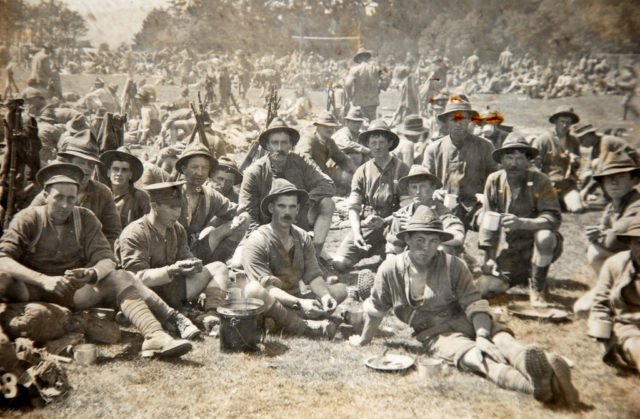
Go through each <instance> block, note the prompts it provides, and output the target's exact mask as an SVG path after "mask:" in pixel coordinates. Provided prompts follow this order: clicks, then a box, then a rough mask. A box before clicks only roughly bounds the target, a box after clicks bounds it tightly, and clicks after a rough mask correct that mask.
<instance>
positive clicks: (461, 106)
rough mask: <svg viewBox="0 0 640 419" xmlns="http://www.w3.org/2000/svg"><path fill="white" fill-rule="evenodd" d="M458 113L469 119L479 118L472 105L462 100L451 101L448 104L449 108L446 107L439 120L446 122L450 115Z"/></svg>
mask: <svg viewBox="0 0 640 419" xmlns="http://www.w3.org/2000/svg"><path fill="white" fill-rule="evenodd" d="M456 113H459V114H464V115H465V116H467V117H474V116H478V112H477V111H475V110H473V109H472V108H471V104H470V103H469V102H465V101H462V100H450V101H449V102H447V106H445V108H444V111H442V113H440V114H439V115H438V120H439V121H440V122H446V120H447V118H448V117H449V115H453V114H456Z"/></svg>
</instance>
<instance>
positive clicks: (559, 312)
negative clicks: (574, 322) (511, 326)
mask: <svg viewBox="0 0 640 419" xmlns="http://www.w3.org/2000/svg"><path fill="white" fill-rule="evenodd" d="M507 311H508V312H509V314H512V315H514V316H516V317H520V318H523V319H535V320H547V321H550V322H564V321H567V320H568V319H569V312H568V311H566V310H563V309H560V308H554V307H531V306H530V305H528V304H519V303H514V304H509V305H508V306H507Z"/></svg>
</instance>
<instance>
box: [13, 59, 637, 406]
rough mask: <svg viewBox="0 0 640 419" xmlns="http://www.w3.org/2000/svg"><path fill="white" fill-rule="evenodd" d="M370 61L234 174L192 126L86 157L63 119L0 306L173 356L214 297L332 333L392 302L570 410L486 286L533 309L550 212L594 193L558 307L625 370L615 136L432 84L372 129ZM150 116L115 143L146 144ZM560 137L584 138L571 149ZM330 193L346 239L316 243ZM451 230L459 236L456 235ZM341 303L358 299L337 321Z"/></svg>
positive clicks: (546, 361)
mask: <svg viewBox="0 0 640 419" xmlns="http://www.w3.org/2000/svg"><path fill="white" fill-rule="evenodd" d="M371 58H372V53H371V52H370V51H367V50H364V49H362V50H360V51H358V53H357V54H356V56H355V57H354V65H353V67H352V68H351V70H350V72H349V74H348V76H347V78H346V80H345V87H346V89H347V90H348V95H347V98H348V104H349V109H348V111H347V113H346V115H344V118H343V119H342V121H340V120H339V119H337V118H336V115H334V114H333V113H330V112H322V113H320V115H318V116H317V117H316V118H315V120H314V122H313V125H312V126H311V127H308V129H307V130H304V131H303V132H302V133H301V131H299V130H297V129H296V128H294V127H292V126H290V125H288V124H287V122H286V121H285V120H283V119H282V118H280V117H278V116H276V117H274V118H273V119H272V120H271V121H270V123H269V125H268V126H267V128H266V129H264V130H262V131H261V132H260V134H259V136H258V138H257V141H258V143H259V146H260V148H261V153H258V157H257V158H256V159H255V160H254V161H252V162H251V163H250V164H249V165H248V167H247V168H246V169H244V170H242V171H241V170H239V168H238V165H237V163H236V161H235V160H234V157H233V156H232V155H227V154H225V153H224V151H223V149H219V148H216V147H215V145H213V144H210V143H209V142H208V141H207V140H206V136H205V137H204V138H202V137H201V138H198V137H194V136H192V137H191V138H189V137H188V136H187V137H186V138H185V139H183V140H176V139H172V140H171V141H170V142H171V146H170V147H168V148H166V149H163V150H161V152H160V153H159V154H158V156H157V158H156V159H155V160H152V159H150V158H143V159H141V158H140V157H141V156H137V155H136V153H134V150H135V148H134V147H127V146H126V145H125V146H121V147H118V148H116V147H112V148H108V149H107V150H105V149H104V144H102V143H100V142H99V141H98V138H97V136H96V128H95V127H93V126H92V124H91V121H87V120H86V118H85V117H83V116H82V115H81V114H80V115H74V116H73V117H72V118H71V119H70V120H69V123H67V125H66V126H65V131H64V133H63V134H62V135H60V136H59V138H58V139H57V141H56V142H55V143H50V144H45V146H46V147H43V149H42V150H41V153H42V154H41V155H40V157H41V160H42V161H43V167H42V168H40V169H39V170H37V173H35V176H33V181H34V184H33V187H32V188H31V189H30V190H32V193H31V194H30V195H29V196H28V197H26V196H25V197H23V199H22V200H20V201H18V202H17V203H16V206H17V207H18V208H17V209H21V210H20V211H19V212H17V214H15V216H14V217H13V219H12V220H11V222H10V223H9V224H8V225H3V230H4V234H3V236H2V238H1V239H0V298H1V299H4V300H5V301H8V302H25V301H44V302H51V303H55V304H59V305H62V306H65V307H68V308H71V309H73V310H83V309H88V308H91V307H113V308H116V309H117V310H119V311H120V312H121V313H122V317H124V318H126V319H128V321H129V322H130V323H131V325H132V326H133V327H135V328H136V329H137V330H139V331H140V333H142V334H143V335H144V338H145V339H144V342H143V344H142V348H141V354H142V355H143V356H149V357H150V356H164V357H177V356H181V355H184V354H186V353H188V352H189V351H190V350H191V349H192V348H193V343H192V342H191V341H192V340H194V339H196V338H197V337H198V336H199V335H200V334H201V333H202V329H203V324H204V321H203V319H205V318H207V317H209V318H211V317H213V318H215V317H216V316H217V314H216V309H217V308H218V307H219V306H220V305H221V304H222V303H223V302H224V301H225V299H226V298H227V297H228V296H229V295H232V294H233V293H232V292H231V291H232V289H238V288H239V289H240V295H242V296H243V297H246V298H256V299H259V300H261V301H262V302H263V304H264V316H265V317H266V318H268V319H271V322H270V323H269V324H268V325H269V328H270V329H272V330H282V331H285V332H287V333H291V334H297V335H303V336H306V337H310V338H324V339H333V338H334V336H335V334H336V332H337V331H340V332H341V333H343V335H345V336H347V337H349V342H350V343H351V344H352V345H354V346H361V345H365V344H367V343H369V342H370V341H371V340H372V338H373V337H374V336H375V332H376V330H377V329H378V327H379V325H380V322H381V320H382V318H383V317H384V315H385V314H386V313H388V312H389V311H393V314H394V315H395V316H396V317H397V318H398V319H400V320H401V321H402V322H404V323H406V324H408V325H409V326H410V327H411V328H412V329H413V330H414V334H413V336H414V337H415V338H416V339H417V340H418V341H420V342H421V343H422V344H423V345H424V347H425V350H426V351H427V352H428V353H429V354H431V355H432V356H435V357H439V358H442V359H445V360H446V361H448V362H450V363H452V364H453V365H455V366H457V367H459V368H460V369H463V370H469V371H473V372H475V373H477V374H480V375H482V376H485V377H486V378H487V379H489V380H491V381H493V382H495V383H496V384H497V385H499V386H501V387H504V388H507V389H512V390H516V391H520V392H523V393H527V394H531V395H533V397H534V398H535V399H536V400H539V401H542V402H548V401H551V400H556V401H560V402H564V403H566V404H569V405H576V404H577V403H578V402H579V397H578V392H577V390H576V389H575V387H574V386H573V384H572V382H571V373H570V370H569V366H568V364H567V362H566V360H565V358H563V357H562V356H561V355H559V354H555V353H550V352H549V353H547V352H545V351H543V350H542V349H541V348H540V347H539V346H537V345H529V346H525V345H522V344H521V343H519V342H518V341H517V340H516V339H515V337H514V333H513V331H511V330H510V329H509V328H508V327H507V325H506V324H505V323H504V322H502V321H498V320H496V319H493V317H492V314H491V309H490V306H489V302H488V301H487V299H486V297H487V296H489V295H492V294H498V293H503V292H505V291H506V290H507V289H509V288H511V287H513V286H518V285H519V286H524V287H525V288H526V289H528V294H529V296H530V303H531V305H532V306H533V307H536V308H544V307H549V306H551V305H552V303H551V302H550V299H549V294H548V288H549V286H548V272H549V267H550V266H551V264H552V263H553V262H554V261H556V260H557V259H558V258H559V257H560V255H561V253H562V249H563V245H564V243H563V242H564V239H563V237H562V235H561V234H560V233H559V227H560V224H561V221H562V213H563V212H581V211H583V210H585V209H586V208H587V207H589V204H590V200H589V197H590V196H596V195H598V194H599V196H600V198H602V199H603V200H604V203H605V205H606V207H605V208H604V210H603V219H602V222H601V224H600V225H598V226H593V227H588V228H586V229H585V233H586V239H587V240H588V241H589V243H590V245H589V251H588V260H589V263H590V264H591V266H592V267H593V269H594V271H595V272H596V273H597V274H599V281H598V283H597V285H595V286H594V288H593V290H592V291H590V292H589V293H587V294H586V295H585V296H584V297H583V298H581V299H580V300H579V302H578V303H577V304H576V311H578V312H586V313H588V312H590V315H591V319H590V324H593V331H591V327H590V334H591V335H592V336H593V337H596V338H598V339H599V340H601V341H602V342H603V343H604V346H605V347H606V354H607V355H606V359H607V360H608V361H611V362H618V363H621V364H624V365H627V366H630V367H632V368H636V369H638V368H640V324H639V323H638V320H637V319H638V316H639V314H638V313H639V310H638V307H640V302H639V301H640V282H639V281H638V279H637V277H636V275H635V270H636V266H637V264H638V263H640V244H639V243H640V218H639V217H640V215H638V214H637V211H636V210H635V208H637V207H638V205H637V204H636V202H640V201H639V199H640V195H639V194H638V191H637V183H638V179H640V177H639V176H640V175H639V173H640V167H639V166H638V163H639V162H638V154H637V152H636V150H635V149H634V148H633V147H632V146H631V145H630V144H629V143H628V141H627V140H625V139H623V138H618V137H614V136H608V135H603V134H601V133H600V132H599V131H598V129H597V127H595V126H594V125H592V124H589V123H585V122H581V121H580V117H579V116H578V114H576V113H575V111H574V110H573V109H572V108H569V107H566V106H563V107H560V108H558V109H557V110H556V111H555V112H554V113H553V114H552V115H550V116H549V118H548V122H549V124H551V127H550V129H549V131H548V133H547V134H545V135H541V136H538V137H536V138H535V139H533V141H527V140H526V139H525V138H524V137H522V136H521V135H519V134H518V133H517V132H515V131H513V130H511V129H508V128H507V127H504V126H502V125H501V123H502V122H503V121H502V119H501V118H499V117H498V116H499V115H498V114H492V115H488V116H483V117H481V116H480V115H479V113H478V112H477V111H476V110H474V109H473V106H472V104H471V103H470V101H469V100H468V98H466V97H465V96H449V95H446V94H444V93H442V92H441V91H439V92H436V91H435V90H433V89H436V88H437V86H435V85H432V86H431V87H430V89H432V90H433V91H434V94H433V96H432V97H431V99H432V100H429V101H428V103H426V104H424V106H426V108H427V109H428V112H429V113H430V118H423V117H421V116H420V115H419V114H417V113H415V112H412V113H408V112H409V111H408V110H405V111H403V112H401V113H400V116H398V118H399V119H400V120H401V122H400V123H399V124H398V125H397V127H396V128H395V129H391V128H390V126H389V124H388V123H387V122H386V121H385V120H384V119H382V118H379V113H378V111H377V106H378V105H379V92H380V89H381V87H383V86H381V82H382V84H384V77H383V78H382V79H381V73H380V72H379V70H378V69H377V68H376V67H375V66H374V65H373V64H372V63H370V60H371ZM39 88H40V89H39ZM44 88H45V87H44V86H37V87H34V86H31V87H28V88H27V89H25V91H24V94H23V99H24V101H25V113H26V115H25V120H26V121H29V123H37V124H38V125H39V126H40V123H41V121H43V116H45V115H47V112H43V110H47V109H48V114H50V115H52V117H53V118H54V119H55V118H56V116H57V113H58V111H61V110H63V109H64V108H56V107H55V106H53V107H51V105H50V104H47V102H46V99H45V97H46V95H45V94H44V93H42V90H41V89H44ZM149 96H151V95H150V94H149ZM43 122H44V123H46V121H43ZM44 123H43V124H42V126H44ZM364 127H366V128H364ZM156 128H157V129H156V130H155V131H153V133H152V134H149V135H148V136H147V137H144V139H140V138H137V139H134V140H130V142H133V143H135V142H139V143H144V142H146V141H147V140H149V141H150V142H152V143H153V142H154V141H155V139H156V137H157V136H158V135H159V131H160V129H159V128H158V127H156ZM6 141H7V139H5V142H4V143H3V144H4V145H5V147H6ZM133 145H136V144H133ZM138 146H139V144H138ZM580 146H583V147H588V148H590V152H591V159H590V160H589V161H588V162H587V163H585V160H584V159H582V158H581V155H580ZM2 150H5V148H2ZM138 154H140V153H138ZM260 154H261V156H260ZM2 161H3V165H4V167H5V168H6V164H7V162H8V161H9V160H8V159H7V158H6V156H4V158H3V160H2ZM585 164H586V166H585ZM25 176H27V175H26V174H25ZM25 184H26V183H25ZM340 193H341V194H342V195H345V196H346V199H344V200H338V199H337V197H338V194H340ZM337 202H341V203H342V204H343V206H342V207H341V208H342V210H343V211H346V218H347V219H348V221H349V231H348V232H347V234H345V236H344V237H343V238H342V242H341V243H340V245H339V246H338V248H337V249H336V250H335V252H334V254H328V251H327V249H325V242H326V240H327V237H328V235H329V232H330V229H331V227H332V224H333V223H334V219H335V218H334V215H335V214H336V212H339V210H338V209H337ZM468 231H477V232H478V245H477V249H472V248H471V243H470V242H469V241H468V240H466V236H467V232H468ZM471 250H477V251H478V252H479V254H480V260H477V259H476V258H474V257H472V256H471V253H472V252H471ZM376 255H377V256H379V258H377V259H376V260H377V265H379V266H378V267H377V269H376V272H375V273H373V272H371V271H370V272H368V273H367V272H366V271H361V272H360V274H359V278H358V284H357V287H354V286H352V285H348V284H345V283H344V282H341V281H340V279H339V277H338V276H337V275H333V273H337V274H342V273H345V272H350V271H352V270H353V269H354V266H356V265H357V264H358V263H359V262H360V261H362V260H363V259H364V258H368V257H372V256H376ZM354 307H359V308H360V309H361V310H362V311H363V312H364V322H363V323H361V324H358V325H356V324H350V323H351V320H350V318H351V317H350V316H349V315H348V314H349V313H350V312H353V310H354ZM607 324H608V325H609V326H610V327H609V328H608V334H607V333H606V325H607ZM603 325H604V326H603ZM356 326H359V327H361V328H362V331H361V333H355V332H356V331H358V332H359V329H358V328H357V327H356ZM603 329H605V332H603Z"/></svg>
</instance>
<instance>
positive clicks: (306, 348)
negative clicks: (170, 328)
mask: <svg viewBox="0 0 640 419" xmlns="http://www.w3.org/2000/svg"><path fill="white" fill-rule="evenodd" d="M108 79H110V77H107V78H105V81H106V82H110V81H112V80H108ZM114 79H115V78H114ZM121 79H122V78H121ZM92 81H93V78H92V77H86V78H84V79H82V80H78V79H69V78H63V83H65V84H66V85H67V86H69V87H78V86H83V87H84V88H83V89H78V91H86V87H85V86H89V85H90V84H91V83H92ZM113 81H117V80H113ZM178 90H179V89H178V88H175V89H173V88H161V89H160V99H161V100H162V99H163V98H168V97H170V95H171V94H174V93H176V92H177V91H178ZM285 94H289V92H288V91H285ZM382 97H383V106H382V111H383V112H384V113H391V112H392V111H393V104H394V103H395V100H396V97H397V95H396V94H395V93H394V92H390V93H385V94H383V95H382ZM312 100H313V102H314V105H315V107H316V108H321V107H323V106H324V103H323V92H312ZM471 100H472V102H473V103H474V106H475V107H476V108H478V109H483V108H484V106H485V105H486V104H487V103H489V102H494V103H496V104H497V106H498V109H500V111H501V112H502V113H503V114H504V116H505V119H506V121H505V123H507V124H509V125H515V126H516V127H518V128H520V129H521V130H522V131H523V132H526V133H535V132H539V131H540V129H546V128H547V127H548V126H549V124H548V123H547V122H546V119H547V115H549V113H550V112H551V110H552V109H553V108H555V107H556V106H557V105H558V104H560V103H571V104H572V105H573V106H574V107H575V109H576V111H577V112H578V113H579V114H580V115H581V116H583V115H584V116H585V117H586V118H587V119H589V120H591V121H593V122H595V123H596V124H599V123H603V124H604V123H607V124H608V123H612V124H613V123H615V121H616V120H617V118H619V115H620V105H621V98H620V97H580V98H571V99H560V100H549V101H547V100H530V99H526V98H523V97H520V96H515V95H509V96H501V97H489V96H482V97H472V98H471ZM598 219H599V214H598V213H594V212H591V213H586V214H581V215H565V216H564V219H563V224H562V227H561V232H562V234H563V235H564V237H565V249H564V253H563V254H562V256H561V258H560V259H559V260H558V261H557V262H556V263H555V264H554V265H553V266H552V269H551V273H550V276H551V277H552V279H553V281H552V290H551V293H552V295H553V299H554V300H555V301H556V302H558V303H561V304H564V305H566V307H568V308H570V307H571V305H572V303H573V302H574V301H575V300H576V299H577V298H578V297H579V296H580V295H581V294H582V293H584V292H585V290H587V289H588V288H589V286H591V285H592V284H593V282H594V280H595V279H594V275H593V274H592V273H591V271H590V270H589V268H588V267H587V266H585V263H586V260H585V249H586V240H585V239H584V237H583V226H586V225H592V224H595V223H596V222H597V220H598ZM336 227H338V225H336ZM345 231H346V230H345V228H335V229H333V230H332V231H331V233H330V236H329V240H328V242H327V251H328V253H329V254H331V253H332V250H334V249H335V248H336V247H337V245H338V243H339V241H340V240H341V238H342V237H343V236H344V233H345ZM476 244H477V238H476V236H475V234H473V233H470V234H469V242H468V244H467V248H468V249H469V251H470V252H471V253H473V252H474V250H473V249H475V248H476ZM341 278H342V279H343V280H344V281H345V282H347V283H349V284H353V282H354V279H355V275H354V274H353V273H350V274H348V275H343V276H342V277H341ZM525 299H526V296H525V295H524V293H523V291H522V290H512V292H511V294H510V296H509V298H505V297H502V298H498V299H495V300H494V301H492V306H493V308H494V310H497V311H498V312H502V313H503V318H504V319H505V320H506V321H507V322H508V323H509V325H510V327H511V328H512V329H513V330H514V331H515V333H516V336H517V337H518V338H519V339H520V340H521V341H522V342H524V343H537V344H539V345H541V346H542V347H543V348H544V349H545V350H547V351H551V352H556V353H559V354H561V355H563V356H565V357H567V358H569V359H571V360H572V361H573V362H575V367H574V368H573V370H572V374H573V377H574V383H575V385H576V387H577V388H578V390H579V391H580V395H581V400H582V406H581V407H580V409H578V410H575V411H567V410H563V409H562V408H560V407H558V406H545V405H542V404H540V403H538V402H536V401H534V400H533V399H532V398H531V397H529V396H525V395H521V394H518V393H514V392H510V391H505V390H502V389H500V388H498V387H496V386H495V385H493V384H492V383H490V382H489V381H487V380H485V379H482V378H480V377H477V376H474V375H472V374H469V373H462V372H459V371H457V370H455V369H453V368H446V369H445V370H444V371H443V373H442V374H441V375H439V376H437V377H433V378H430V379H428V380H421V379H419V378H418V373H417V371H416V370H415V369H414V368H411V369H410V370H408V371H407V372H406V373H404V374H394V373H380V372H375V371H372V370H369V369H367V368H366V367H365V366H364V365H363V362H362V361H363V360H364V359H365V358H367V357H368V356H371V355H374V354H380V353H382V352H383V351H384V350H385V349H389V350H390V353H404V354H410V355H415V356H419V355H420V346H419V345H418V343H417V342H416V341H415V340H413V339H411V337H410V331H409V330H408V329H407V328H406V327H404V326H403V325H402V324H401V323H400V322H398V321H397V320H395V319H392V318H387V319H385V321H384V323H383V325H385V326H388V327H392V328H394V329H396V333H395V334H394V335H388V334H387V335H384V336H380V337H377V338H375V339H374V342H373V344H372V345H370V346H368V347H365V348H359V349H354V348H351V347H350V346H349V345H348V344H347V343H346V342H345V340H344V339H342V338H341V337H339V336H338V337H337V338H336V339H335V340H334V341H333V342H320V341H310V340H306V339H302V338H293V337H283V336H268V337H267V339H266V341H265V348H264V350H263V351H262V352H260V353H256V354H226V353H222V352H221V351H220V349H219V341H218V339H216V338H210V337H206V338H204V340H203V341H201V342H197V343H196V344H195V349H194V351H193V352H191V353H190V354H188V355H186V356H184V357H183V358H182V359H180V360H177V361H171V362H169V361H162V360H151V361H149V360H142V359H140V358H139V357H138V355H137V351H138V349H139V346H140V344H141V340H142V338H141V337H140V336H139V335H138V334H134V333H125V335H124V339H123V343H121V344H118V345H112V346H109V347H107V346H103V347H101V348H100V349H101V353H102V356H101V358H100V359H99V362H98V363H97V364H96V365H92V366H89V367H82V366H79V365H76V364H72V365H70V366H69V367H68V368H67V372H68V375H69V379H70V382H71V384H72V385H73V390H72V391H71V392H70V393H69V395H68V397H67V398H65V399H64V400H60V401H58V402H56V403H54V404H52V405H50V406H48V407H46V408H44V409H38V410H34V411H31V412H28V413H25V412H0V413H1V414H2V415H6V416H13V415H18V414H23V415H25V416H26V417H211V416H216V417H284V416H286V417H314V418H315V417H373V418H377V417H399V418H404V417H464V418H466V417H505V418H529V417H532V418H533V417H535V418H539V417H591V418H620V417H637V416H638V415H639V414H640V376H638V375H637V374H631V373H629V372H628V371H623V370H618V369H614V368H611V367H609V366H606V365H605V364H604V363H602V362H601V360H600V354H601V350H600V346H599V344H597V343H596V342H594V341H592V340H591V339H589V338H588V337H587V336H586V322H585V320H582V319H575V318H572V319H571V320H570V321H569V322H566V323H560V324H551V323H546V322H541V321H530V320H522V319H519V318H516V317H513V316H510V315H508V314H507V313H506V305H507V303H508V302H510V301H520V300H525Z"/></svg>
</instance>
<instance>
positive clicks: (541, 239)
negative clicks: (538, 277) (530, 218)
mask: <svg viewBox="0 0 640 419" xmlns="http://www.w3.org/2000/svg"><path fill="white" fill-rule="evenodd" d="M534 237H535V244H536V247H537V248H538V250H540V251H547V252H552V251H553V250H554V249H555V248H556V246H557V245H558V238H557V237H556V235H555V234H554V233H553V232H552V231H551V230H538V231H536V234H535V236H534Z"/></svg>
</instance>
